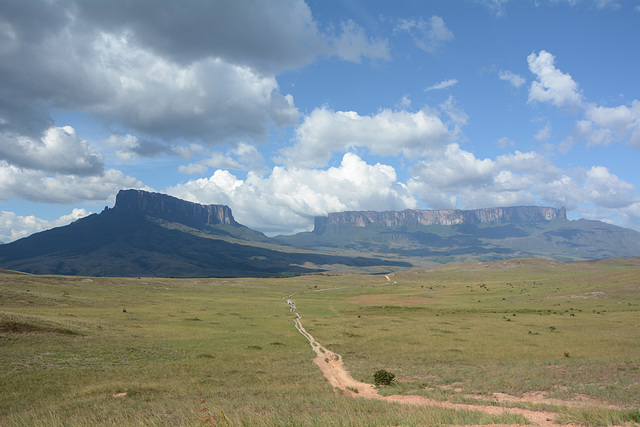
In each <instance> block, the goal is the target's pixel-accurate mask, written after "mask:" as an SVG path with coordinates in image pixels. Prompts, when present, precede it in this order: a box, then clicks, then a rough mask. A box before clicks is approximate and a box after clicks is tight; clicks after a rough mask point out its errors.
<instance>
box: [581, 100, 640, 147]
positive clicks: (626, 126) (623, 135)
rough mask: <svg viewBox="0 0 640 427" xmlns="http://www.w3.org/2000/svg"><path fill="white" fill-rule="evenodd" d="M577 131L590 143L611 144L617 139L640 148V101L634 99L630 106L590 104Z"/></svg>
mask: <svg viewBox="0 0 640 427" xmlns="http://www.w3.org/2000/svg"><path fill="white" fill-rule="evenodd" d="M576 131H577V133H578V135H579V136H580V137H582V138H585V139H586V140H587V141H588V143H589V144H590V145H609V144H610V143H612V142H614V141H616V140H617V141H626V142H627V143H628V144H629V145H631V146H633V147H634V148H636V149H640V101H638V100H634V101H633V102H632V103H631V106H630V107H629V106H626V105H619V106H617V107H603V106H600V107H597V106H595V105H590V106H589V107H588V108H587V111H586V112H585V120H581V121H579V122H578V123H577V124H576Z"/></svg>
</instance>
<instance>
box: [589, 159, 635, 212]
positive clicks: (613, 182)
mask: <svg viewBox="0 0 640 427" xmlns="http://www.w3.org/2000/svg"><path fill="white" fill-rule="evenodd" d="M584 187H585V190H586V192H587V194H588V195H589V198H590V199H591V200H593V201H594V203H595V204H596V205H598V206H603V207H605V208H612V209H616V208H623V207H627V206H629V205H630V204H632V203H634V202H636V201H637V200H638V199H637V197H636V196H635V186H634V185H632V184H630V183H628V182H625V181H623V180H621V179H620V178H618V177H617V176H616V175H614V174H612V173H611V172H609V169H607V168H605V167H603V166H593V167H592V168H591V169H590V170H589V171H587V179H586V182H585V186H584Z"/></svg>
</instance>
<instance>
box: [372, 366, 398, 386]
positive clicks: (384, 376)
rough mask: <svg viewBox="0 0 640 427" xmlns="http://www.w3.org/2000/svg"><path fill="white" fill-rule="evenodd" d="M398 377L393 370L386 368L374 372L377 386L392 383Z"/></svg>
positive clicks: (374, 380)
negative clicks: (389, 370)
mask: <svg viewBox="0 0 640 427" xmlns="http://www.w3.org/2000/svg"><path fill="white" fill-rule="evenodd" d="M395 378H396V376H395V375H394V374H392V373H391V372H387V371H385V370H384V369H380V370H379V371H376V373H375V374H373V383H374V384H375V385H377V386H380V385H391V383H392V382H393V380H394V379H395Z"/></svg>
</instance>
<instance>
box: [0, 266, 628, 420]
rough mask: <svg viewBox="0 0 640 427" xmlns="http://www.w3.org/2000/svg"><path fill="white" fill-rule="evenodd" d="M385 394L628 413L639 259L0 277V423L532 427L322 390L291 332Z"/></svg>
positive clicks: (304, 346)
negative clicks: (303, 272) (386, 380)
mask: <svg viewBox="0 0 640 427" xmlns="http://www.w3.org/2000/svg"><path fill="white" fill-rule="evenodd" d="M287 297H290V298H291V299H292V300H293V301H295V304H296V307H297V311H298V312H299V314H300V315H301V316H302V322H303V323H304V326H305V328H306V330H307V331H308V332H309V333H310V334H312V335H313V336H314V338H315V339H316V340H317V341H318V342H320V343H322V345H323V346H325V347H326V348H328V349H330V350H332V351H333V352H336V353H339V354H340V355H342V359H343V361H344V364H345V366H346V368H347V369H348V370H349V371H350V372H351V374H352V375H353V376H354V377H355V378H356V379H358V380H360V381H363V382H368V383H372V382H373V373H374V372H375V371H377V370H379V369H385V370H387V371H389V372H392V373H393V374H395V376H396V379H397V381H395V383H394V384H393V385H391V386H385V387H381V389H380V394H383V395H390V394H405V395H420V396H425V397H428V398H431V399H434V400H438V401H448V402H454V403H469V404H478V405H485V406H486V405H496V406H511V407H520V408H526V409H530V410H531V409H532V410H539V411H545V412H551V413H554V414H556V415H557V417H556V422H559V423H575V424H585V425H616V424H618V425H619V424H627V425H635V424H638V423H640V412H639V411H638V409H637V408H639V407H640V327H639V326H640V259H637V258H627V259H619V260H607V261H592V262H573V263H558V262H550V261H542V260H512V261H502V262H497V263H474V264H451V265H446V266H442V267H439V268H436V269H431V270H421V271H409V272H403V273H396V274H393V275H390V276H387V277H385V276H365V275H336V276H330V275H310V276H300V277H283V278H269V279H160V278H139V279H137V278H130V279H119V278H104V277H91V278H90V277H64V276H32V275H24V274H16V273H11V272H3V273H0V425H3V426H17V425H20V426H22V425H29V426H33V425H69V426H85V425H87V426H88V425H114V426H115V425H194V426H195V425H318V426H325V425H363V426H364V425H367V426H369V425H381V426H382V425H442V424H450V425H478V424H526V423H527V419H526V418H524V417H523V416H521V415H518V414H502V415H490V414H488V413H487V412H485V411H481V410H477V409H476V410H474V409H473V407H472V406H471V409H450V408H442V407H434V406H415V405H401V404H397V403H389V402H385V401H379V400H368V399H357V398H353V397H349V396H346V395H344V394H342V393H340V392H336V391H334V390H332V388H331V386H330V385H329V384H328V382H327V381H326V380H325V378H324V376H323V374H322V372H321V371H320V370H319V369H318V368H317V366H316V365H315V364H314V363H313V358H314V352H313V351H312V349H311V348H310V346H309V342H308V341H307V339H306V338H305V337H303V336H302V335H301V334H300V333H298V331H297V330H296V328H295V327H294V315H295V314H294V313H291V312H290V311H289V308H288V306H287V304H286V302H285V299H286V298H287Z"/></svg>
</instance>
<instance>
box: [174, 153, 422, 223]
mask: <svg viewBox="0 0 640 427" xmlns="http://www.w3.org/2000/svg"><path fill="white" fill-rule="evenodd" d="M167 192H168V193H169V194H172V195H174V196H176V197H181V198H184V199H187V200H192V201H197V202H199V203H222V204H227V205H229V206H230V207H231V208H232V210H233V214H234V217H235V218H236V219H237V220H238V221H239V222H241V223H242V224H244V225H247V226H249V227H252V228H256V229H260V230H263V231H266V232H267V233H270V234H274V233H290V232H292V231H306V230H309V229H310V228H311V227H312V224H313V217H314V216H316V215H326V214H327V213H329V212H339V211H345V210H379V209H380V208H381V207H383V208H384V209H388V210H402V209H407V208H415V207H416V206H417V202H416V200H415V198H414V197H413V196H412V195H411V194H410V193H409V191H408V190H407V188H406V186H405V185H403V184H400V183H398V182H397V176H396V172H395V170H394V168H393V167H391V166H388V165H383V164H379V163H377V164H375V165H369V164H367V163H366V162H365V161H364V160H362V159H361V158H360V157H358V156H357V155H355V154H351V153H347V154H345V155H344V156H343V159H342V162H341V164H340V166H338V167H332V168H329V169H327V170H322V169H301V168H284V167H280V166H277V167H275V168H274V169H273V170H272V171H271V173H270V174H269V175H268V176H265V177H261V176H259V175H257V174H254V173H251V172H250V173H249V174H248V176H247V179H246V180H241V179H238V178H237V177H236V176H234V175H233V174H231V173H230V172H228V171H224V170H217V171H216V172H215V173H214V174H213V175H212V176H211V177H210V178H202V179H197V180H192V181H189V182H188V183H186V184H182V185H178V186H175V187H171V188H169V189H167Z"/></svg>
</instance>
